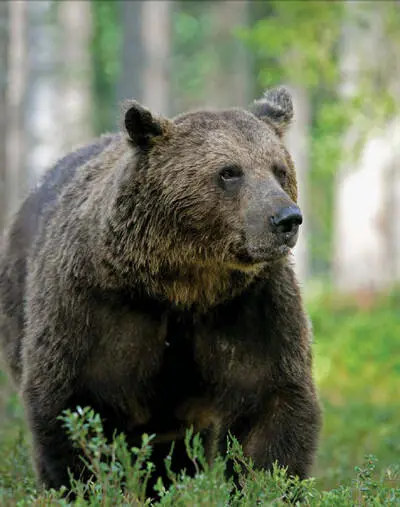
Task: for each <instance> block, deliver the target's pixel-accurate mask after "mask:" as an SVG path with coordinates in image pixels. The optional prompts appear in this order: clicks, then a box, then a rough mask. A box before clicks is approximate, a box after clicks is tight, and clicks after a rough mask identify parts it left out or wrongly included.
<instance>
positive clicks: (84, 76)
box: [58, 0, 93, 151]
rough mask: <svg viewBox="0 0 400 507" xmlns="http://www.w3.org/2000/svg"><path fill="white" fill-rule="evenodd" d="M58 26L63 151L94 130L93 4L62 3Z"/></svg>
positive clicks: (81, 141)
mask: <svg viewBox="0 0 400 507" xmlns="http://www.w3.org/2000/svg"><path fill="white" fill-rule="evenodd" d="M58 25H59V27H60V31H61V40H60V43H61V46H60V54H61V61H62V65H63V68H62V70H61V84H60V85H61V86H60V91H61V101H60V106H61V107H60V112H61V119H62V125H63V147H62V148H63V151H68V150H71V149H72V148H73V147H74V146H75V145H79V144H83V143H85V142H87V141H89V140H90V138H91V136H92V135H93V131H92V127H91V125H92V82H91V80H92V72H91V69H92V67H91V57H90V42H91V36H92V13H91V4H90V2H88V1H86V0H74V1H72V2H71V1H69V2H60V3H59V5H58Z"/></svg>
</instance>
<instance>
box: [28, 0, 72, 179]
mask: <svg viewBox="0 0 400 507" xmlns="http://www.w3.org/2000/svg"><path fill="white" fill-rule="evenodd" d="M28 14H29V26H28V35H29V52H28V76H27V82H28V87H27V90H26V153H27V155H26V165H27V174H28V175H29V178H30V185H33V184H34V183H35V182H36V181H37V179H38V178H39V177H40V175H41V174H42V173H43V171H45V170H46V169H47V168H48V167H49V166H50V165H52V164H53V163H54V162H55V161H56V160H57V159H58V158H59V157H60V156H61V154H62V153H63V138H64V124H65V122H66V121H67V119H66V118H65V114H62V113H61V111H62V101H63V97H62V95H61V90H60V88H59V76H58V70H59V64H60V60H61V57H60V51H59V40H58V38H57V36H58V34H59V30H58V27H57V25H56V23H55V15H54V13H53V11H52V1H51V0H41V1H29V2H28Z"/></svg>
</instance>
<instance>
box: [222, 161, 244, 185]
mask: <svg viewBox="0 0 400 507" xmlns="http://www.w3.org/2000/svg"><path fill="white" fill-rule="evenodd" d="M242 176H243V171H242V170H241V169H240V167H238V166H235V165H232V166H227V167H224V168H223V169H221V171H220V172H219V177H220V178H221V180H222V181H223V182H228V181H232V182H233V181H237V180H239V179H240V178H241V177H242Z"/></svg>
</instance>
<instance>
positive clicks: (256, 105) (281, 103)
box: [251, 86, 293, 136]
mask: <svg viewBox="0 0 400 507" xmlns="http://www.w3.org/2000/svg"><path fill="white" fill-rule="evenodd" d="M251 111H252V113H253V114H254V115H255V116H257V118H259V119H260V120H262V121H265V122H268V123H270V124H271V125H272V126H273V127H274V128H275V130H276V131H277V133H278V135H279V136H283V134H284V133H285V131H286V129H287V128H288V127H289V125H290V123H291V121H292V119H293V102H292V97H291V95H290V93H289V91H288V90H287V88H285V87H283V86H280V87H279V88H273V89H271V90H267V91H266V92H265V93H264V96H263V97H262V98H261V99H260V100H255V101H254V102H253V104H252V106H251Z"/></svg>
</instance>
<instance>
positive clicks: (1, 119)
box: [0, 2, 8, 234]
mask: <svg viewBox="0 0 400 507" xmlns="http://www.w3.org/2000/svg"><path fill="white" fill-rule="evenodd" d="M7 62H8V2H0V234H1V231H2V230H3V228H4V225H5V221H6V214H7V210H6V205H7V202H6V195H7V192H6V178H7V174H6V167H7V146H6V144H7V132H8V128H7V72H8V69H7Z"/></svg>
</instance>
